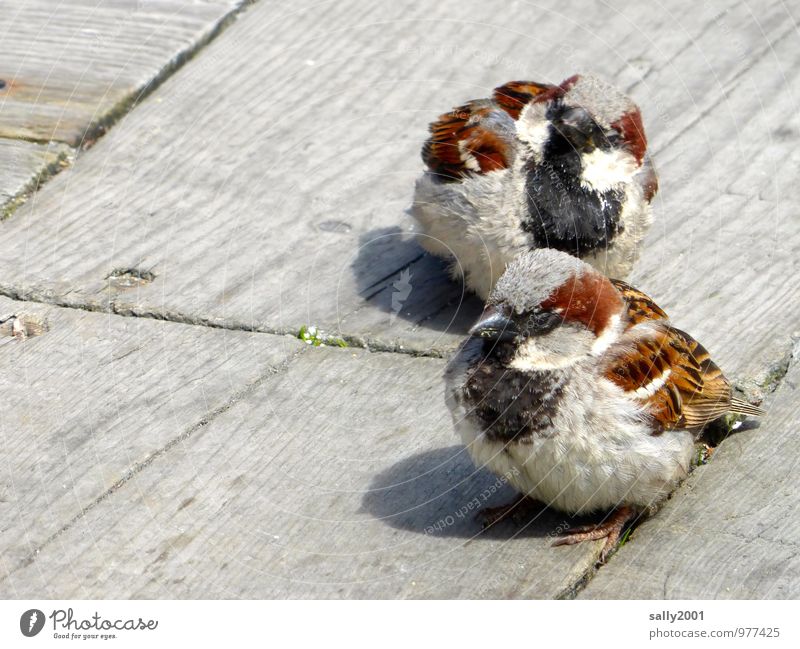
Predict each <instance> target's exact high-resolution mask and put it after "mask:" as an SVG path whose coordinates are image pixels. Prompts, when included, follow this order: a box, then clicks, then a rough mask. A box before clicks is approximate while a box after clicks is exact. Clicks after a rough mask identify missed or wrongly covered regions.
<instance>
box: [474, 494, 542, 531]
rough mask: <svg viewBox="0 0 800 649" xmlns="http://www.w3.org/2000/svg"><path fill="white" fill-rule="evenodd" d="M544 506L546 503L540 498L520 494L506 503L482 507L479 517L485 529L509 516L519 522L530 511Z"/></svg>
mask: <svg viewBox="0 0 800 649" xmlns="http://www.w3.org/2000/svg"><path fill="white" fill-rule="evenodd" d="M543 508H544V505H543V504H542V503H540V502H539V501H538V500H535V499H533V498H531V497H530V496H524V495H522V494H520V495H519V496H517V497H516V498H514V500H512V501H511V502H510V503H506V504H505V505H500V506H499V507H485V508H484V509H481V510H480V511H479V512H478V515H477V518H478V520H480V521H481V522H482V523H483V529H486V528H487V527H491V526H492V525H494V524H495V523H499V522H501V521H504V520H506V519H507V518H511V519H512V520H513V521H514V522H515V523H517V524H519V523H520V522H521V521H522V520H523V519H524V518H525V517H526V516H527V515H528V514H529V513H531V512H532V511H534V510H541V509H543Z"/></svg>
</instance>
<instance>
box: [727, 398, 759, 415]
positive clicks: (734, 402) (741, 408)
mask: <svg viewBox="0 0 800 649" xmlns="http://www.w3.org/2000/svg"><path fill="white" fill-rule="evenodd" d="M730 411H731V412H736V413H739V414H740V415H755V416H756V417H763V416H764V415H766V414H767V411H766V410H764V409H763V408H759V407H758V406H754V405H753V404H752V403H748V402H747V401H745V400H744V399H739V398H738V397H732V398H731V405H730Z"/></svg>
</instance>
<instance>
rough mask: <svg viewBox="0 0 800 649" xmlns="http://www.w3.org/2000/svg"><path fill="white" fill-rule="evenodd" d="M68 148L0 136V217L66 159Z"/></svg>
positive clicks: (56, 169)
mask: <svg viewBox="0 0 800 649" xmlns="http://www.w3.org/2000/svg"><path fill="white" fill-rule="evenodd" d="M68 156H69V148H68V147H67V146H65V145H63V144H57V143H51V144H47V145H43V144H35V143H32V142H21V141H18V140H4V139H2V138H0V219H3V218H4V217H5V216H6V215H7V214H8V213H9V212H10V211H11V209H13V207H14V206H15V205H16V204H17V202H18V201H20V200H21V199H22V198H23V197H24V196H26V195H27V194H28V193H30V192H32V191H34V190H35V189H36V187H37V186H38V184H39V183H40V182H41V181H43V180H45V179H46V178H47V177H48V176H49V175H50V174H52V173H55V172H57V171H58V170H59V168H60V165H62V164H65V163H66V162H67V160H68Z"/></svg>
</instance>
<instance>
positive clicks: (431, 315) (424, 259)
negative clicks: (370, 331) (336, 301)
mask: <svg viewBox="0 0 800 649" xmlns="http://www.w3.org/2000/svg"><path fill="white" fill-rule="evenodd" d="M351 270H352V272H353V276H354V278H355V280H356V287H357V290H358V293H359V295H360V296H361V297H362V298H363V299H364V300H365V301H366V302H367V303H368V304H369V305H370V306H372V307H374V308H376V309H380V310H381V311H384V312H385V313H387V314H388V316H389V319H390V322H394V321H395V319H399V320H402V321H406V322H410V323H412V324H414V325H416V326H420V327H425V328H428V329H433V330H435V331H448V332H450V333H453V334H459V335H463V334H466V333H467V331H468V330H469V327H470V326H471V325H472V324H473V323H474V322H475V320H476V319H477V317H478V316H479V315H480V313H481V310H482V309H483V302H482V301H481V300H480V299H478V298H477V297H476V296H475V295H473V294H472V293H471V292H469V291H468V290H467V288H466V286H465V284H464V281H463V279H459V280H454V279H452V278H451V276H450V273H449V271H448V263H447V262H446V261H445V260H442V259H439V258H438V257H436V256H434V255H431V254H429V253H427V252H425V250H423V249H422V247H421V246H420V245H419V243H417V241H416V240H415V238H414V237H413V236H412V235H411V234H410V233H408V232H407V231H403V230H401V229H400V228H399V227H397V226H393V227H387V228H375V229H373V230H370V231H369V232H365V233H364V234H362V235H361V236H360V237H359V247H358V253H357V255H356V257H355V259H354V260H353V263H352V264H351Z"/></svg>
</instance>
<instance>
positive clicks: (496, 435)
mask: <svg viewBox="0 0 800 649" xmlns="http://www.w3.org/2000/svg"><path fill="white" fill-rule="evenodd" d="M484 346H485V349H486V353H485V354H482V355H481V357H480V358H479V360H478V361H476V363H475V364H474V365H473V366H472V367H471V368H470V369H469V373H468V375H467V380H466V382H465V384H464V388H463V396H464V399H465V403H466V405H467V407H468V409H469V411H470V413H471V414H472V415H473V416H476V417H477V418H478V419H479V420H480V422H481V424H482V427H483V429H484V430H485V431H486V437H487V438H488V439H490V440H492V441H499V442H503V443H506V442H510V441H512V440H513V441H518V442H519V441H529V440H531V439H532V438H533V437H536V436H539V437H541V436H547V435H548V434H549V433H550V432H552V426H553V418H554V417H555V414H556V411H557V409H558V405H559V402H560V400H561V396H562V394H563V390H564V387H565V386H566V385H567V383H568V382H569V379H568V377H567V373H566V372H564V371H562V370H548V371H541V372H522V371H520V370H515V369H511V368H509V367H508V363H509V362H510V360H511V358H512V356H513V353H514V351H513V345H512V344H510V343H500V344H497V343H493V342H492V341H486V342H485V343H484Z"/></svg>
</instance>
